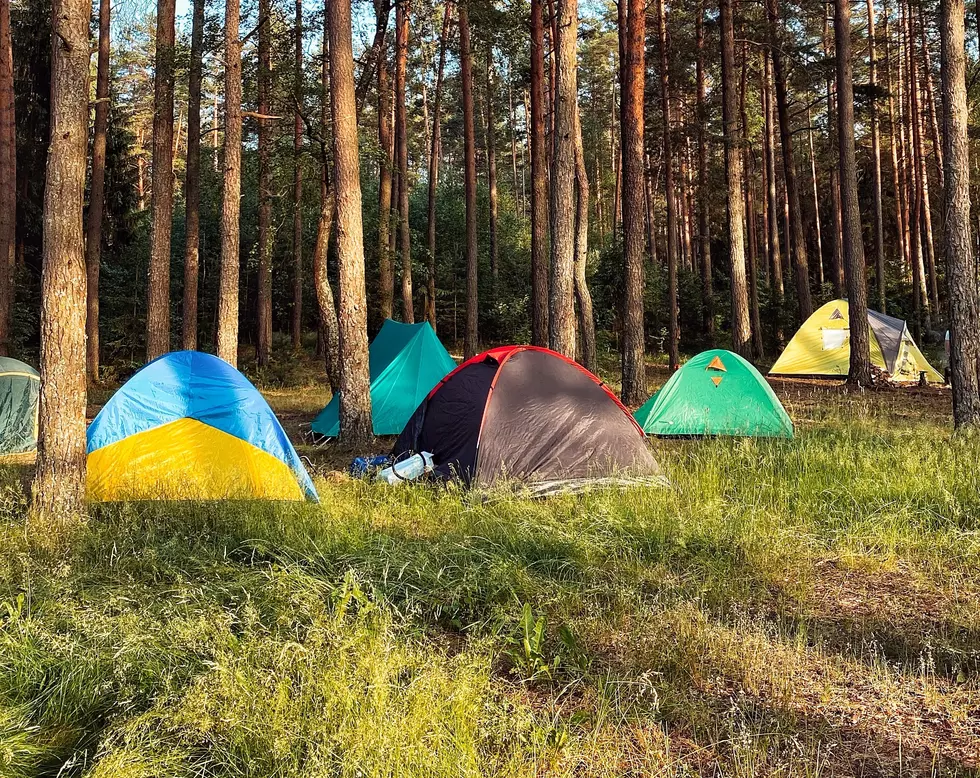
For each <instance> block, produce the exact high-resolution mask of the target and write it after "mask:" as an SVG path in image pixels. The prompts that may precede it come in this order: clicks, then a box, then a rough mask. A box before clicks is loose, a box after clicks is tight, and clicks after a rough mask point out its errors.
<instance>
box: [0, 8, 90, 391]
mask: <svg viewBox="0 0 980 778" xmlns="http://www.w3.org/2000/svg"><path fill="white" fill-rule="evenodd" d="M102 5H103V6H105V7H104V8H103V9H102V10H101V11H100V14H99V31H100V33H99V66H100V70H99V74H100V76H101V74H102V72H103V70H104V71H105V79H104V80H105V83H106V90H105V91H106V103H105V107H104V108H102V103H101V102H99V103H96V108H95V117H96V119H95V123H96V133H95V142H94V144H93V151H92V187H93V195H94V193H95V191H94V190H95V185H96V183H97V182H96V177H95V174H96V173H97V172H98V171H97V170H96V166H97V164H98V162H99V160H98V159H97V158H96V154H97V152H98V151H99V148H100V146H99V132H98V130H99V127H100V124H99V109H100V108H101V109H102V111H103V114H102V115H103V119H104V121H103V123H102V125H101V126H103V127H104V126H106V125H107V124H108V116H109V105H108V77H109V55H108V48H109V44H108V26H109V21H108V14H109V9H108V0H102ZM103 17H105V18H104V19H103ZM103 28H104V29H105V32H103ZM103 38H104V39H105V41H103ZM103 48H104V49H105V63H104V68H103V58H102V51H103ZM102 81H103V79H102V78H100V80H99V85H100V86H101V84H102ZM101 149H102V170H103V179H104V172H105V130H104V129H103V132H102V145H101ZM100 185H101V183H100ZM93 202H94V199H93ZM99 204H100V206H101V199H100V200H99ZM98 215H99V235H98V238H99V244H100V246H99V247H100V248H101V241H102V234H101V229H102V211H101V210H99V214H98ZM91 219H92V216H90V217H89V221H90V223H91ZM89 234H90V235H91V230H90V232H89ZM16 255H17V122H16V116H15V108H14V54H13V38H12V35H11V30H10V0H0V356H7V355H8V354H9V353H10V330H11V324H12V321H13V308H14V298H15V296H16V295H15V284H14V277H15V271H16V267H17V265H16ZM95 261H96V263H97V262H98V257H97V256H96V257H95ZM96 267H98V265H96ZM96 289H98V287H96ZM95 322H96V339H95V347H96V358H95V373H94V375H95V377H96V380H97V379H98V367H99V365H98V345H99V341H98V304H96V312H95Z"/></svg>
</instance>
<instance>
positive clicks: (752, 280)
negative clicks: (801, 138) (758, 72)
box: [738, 41, 765, 360]
mask: <svg viewBox="0 0 980 778" xmlns="http://www.w3.org/2000/svg"><path fill="white" fill-rule="evenodd" d="M748 53H749V52H748V42H747V41H743V42H742V78H741V83H740V88H739V106H738V107H739V119H740V122H741V131H742V164H743V166H744V169H745V177H746V181H745V188H744V191H745V229H746V233H747V237H748V241H747V243H748V255H747V260H748V261H747V265H746V272H747V274H748V281H749V317H750V319H751V322H752V352H753V356H754V357H755V358H756V359H758V360H761V359H762V358H763V357H764V356H765V346H764V345H763V342H762V313H761V311H760V310H759V268H758V255H759V244H758V240H757V237H756V232H755V203H754V201H753V198H752V182H753V181H754V180H755V170H754V169H753V158H752V157H753V155H752V143H751V140H750V135H749V114H748V110H747V108H746V102H745V98H746V94H747V93H748V91H749V78H748V77H749V67H748V65H749V57H748Z"/></svg>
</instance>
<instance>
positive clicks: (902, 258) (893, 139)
mask: <svg viewBox="0 0 980 778" xmlns="http://www.w3.org/2000/svg"><path fill="white" fill-rule="evenodd" d="M883 11H884V13H883V14H882V20H883V23H884V36H885V88H886V89H887V91H888V135H889V146H890V148H891V163H892V187H893V188H894V191H895V237H896V239H897V240H898V262H899V265H900V266H901V267H907V266H908V241H907V239H906V237H907V234H908V232H907V228H906V224H905V217H904V210H903V202H904V200H905V192H904V191H903V187H902V183H901V182H902V179H901V176H900V174H899V165H898V149H899V144H898V132H897V128H896V126H895V125H896V123H895V100H894V98H893V90H892V59H891V38H890V35H889V32H888V6H887V4H886V5H884V7H883ZM885 305H886V306H887V300H886V301H885ZM881 312H882V313H887V312H888V311H887V307H885V306H883V307H882V308H881Z"/></svg>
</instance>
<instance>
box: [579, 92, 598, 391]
mask: <svg viewBox="0 0 980 778" xmlns="http://www.w3.org/2000/svg"><path fill="white" fill-rule="evenodd" d="M575 184H576V189H577V194H578V198H577V200H576V204H575V299H576V301H577V302H578V316H579V334H580V336H581V340H582V364H583V365H584V366H585V369H586V370H589V371H591V372H592V373H597V372H598V369H599V361H598V356H597V354H596V340H595V316H594V313H593V311H592V294H591V292H590V291H589V279H588V263H589V175H588V172H587V171H586V169H585V150H584V148H583V146H582V120H581V116H580V112H579V106H578V101H577V100H576V102H575Z"/></svg>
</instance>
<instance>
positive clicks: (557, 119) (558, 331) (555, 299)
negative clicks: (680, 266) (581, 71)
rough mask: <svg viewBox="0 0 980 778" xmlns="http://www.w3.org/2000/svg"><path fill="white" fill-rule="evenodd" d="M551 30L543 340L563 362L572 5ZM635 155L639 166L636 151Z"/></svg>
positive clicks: (571, 309)
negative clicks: (546, 327) (547, 292)
mask: <svg viewBox="0 0 980 778" xmlns="http://www.w3.org/2000/svg"><path fill="white" fill-rule="evenodd" d="M555 25H556V27H557V39H556V41H555V43H556V48H555V58H554V62H555V115H554V138H553V140H554V145H553V150H552V163H551V298H550V305H549V311H550V317H551V331H550V334H549V338H548V340H549V346H550V347H551V349H552V350H553V351H557V352H558V353H559V354H563V355H565V356H566V357H568V358H569V359H575V102H576V100H577V95H578V86H577V80H578V79H577V66H578V63H577V51H576V47H577V43H578V2H577V0H558V7H557V18H556V19H555ZM639 153H640V157H639V159H640V160H641V164H642V159H643V149H642V146H641V147H640V151H639ZM641 180H642V179H641ZM641 191H642V190H641ZM641 213H642V210H641ZM641 224H642V222H641Z"/></svg>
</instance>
